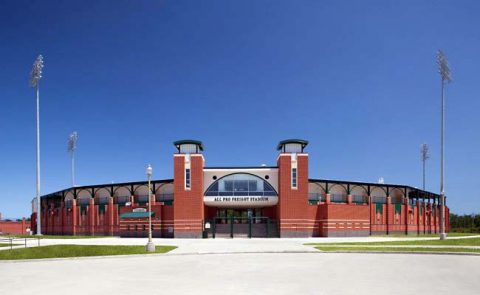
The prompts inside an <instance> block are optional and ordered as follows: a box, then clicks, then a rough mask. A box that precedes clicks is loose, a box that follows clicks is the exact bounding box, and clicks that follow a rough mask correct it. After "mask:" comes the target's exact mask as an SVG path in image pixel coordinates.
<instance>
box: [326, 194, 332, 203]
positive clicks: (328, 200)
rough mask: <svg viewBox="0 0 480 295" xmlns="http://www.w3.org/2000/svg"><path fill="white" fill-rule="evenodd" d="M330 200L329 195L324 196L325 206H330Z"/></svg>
mask: <svg viewBox="0 0 480 295" xmlns="http://www.w3.org/2000/svg"><path fill="white" fill-rule="evenodd" d="M331 203H332V200H331V199H330V194H325V204H331Z"/></svg>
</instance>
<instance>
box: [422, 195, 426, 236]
mask: <svg viewBox="0 0 480 295" xmlns="http://www.w3.org/2000/svg"><path fill="white" fill-rule="evenodd" d="M422 207H423V233H424V234H425V233H426V232H427V205H426V204H425V199H423V202H422Z"/></svg>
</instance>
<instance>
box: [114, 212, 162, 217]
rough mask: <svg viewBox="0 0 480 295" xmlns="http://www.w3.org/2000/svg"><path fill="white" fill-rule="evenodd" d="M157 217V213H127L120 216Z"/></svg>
mask: <svg viewBox="0 0 480 295" xmlns="http://www.w3.org/2000/svg"><path fill="white" fill-rule="evenodd" d="M148 216H152V217H154V216H155V212H125V213H122V214H120V218H148Z"/></svg>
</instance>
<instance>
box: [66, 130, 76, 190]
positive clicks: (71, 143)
mask: <svg viewBox="0 0 480 295" xmlns="http://www.w3.org/2000/svg"><path fill="white" fill-rule="evenodd" d="M77 140H78V134H77V131H73V132H72V133H70V136H68V147H67V150H68V152H69V153H70V155H71V156H72V187H74V186H75V150H76V149H77Z"/></svg>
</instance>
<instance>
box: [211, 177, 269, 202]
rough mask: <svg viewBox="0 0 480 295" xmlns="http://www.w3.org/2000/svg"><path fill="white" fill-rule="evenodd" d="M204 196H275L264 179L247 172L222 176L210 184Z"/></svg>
mask: <svg viewBox="0 0 480 295" xmlns="http://www.w3.org/2000/svg"><path fill="white" fill-rule="evenodd" d="M205 196H209V197H211V196H277V192H276V191H275V189H274V188H273V187H272V186H271V185H270V184H269V183H268V182H267V181H265V180H264V179H262V178H260V177H258V176H255V175H252V174H247V173H235V174H230V175H227V176H224V177H222V178H220V179H218V180H217V181H215V182H214V183H212V184H211V185H210V187H209V188H208V189H207V190H206V191H205Z"/></svg>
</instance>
